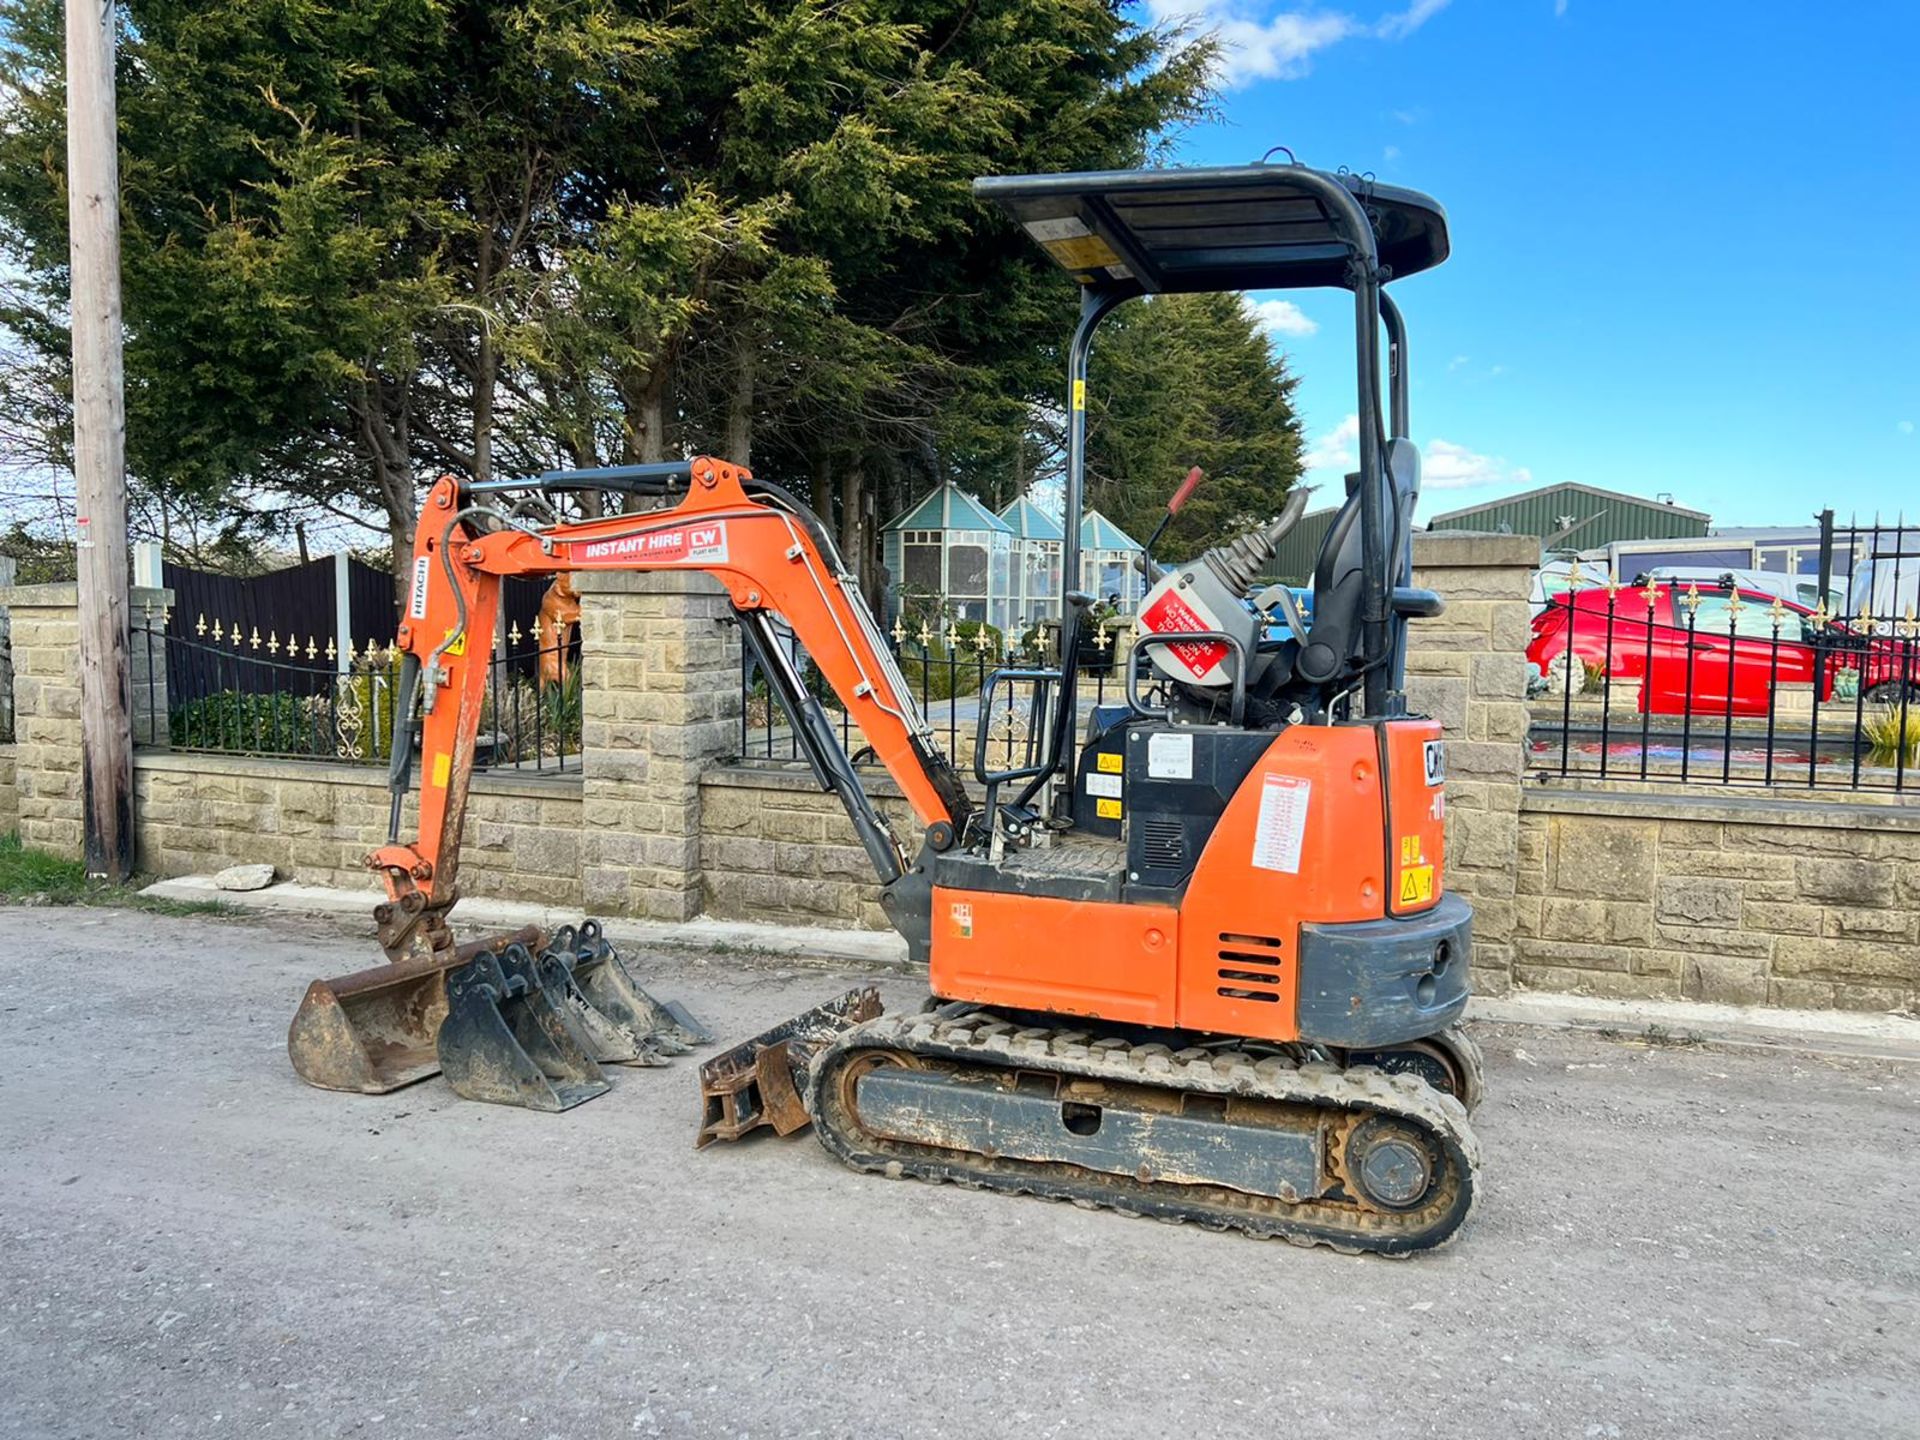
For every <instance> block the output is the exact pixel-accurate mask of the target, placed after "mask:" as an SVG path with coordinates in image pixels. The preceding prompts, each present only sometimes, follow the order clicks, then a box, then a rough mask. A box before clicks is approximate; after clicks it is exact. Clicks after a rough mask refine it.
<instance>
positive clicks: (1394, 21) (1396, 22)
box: [1374, 0, 1447, 40]
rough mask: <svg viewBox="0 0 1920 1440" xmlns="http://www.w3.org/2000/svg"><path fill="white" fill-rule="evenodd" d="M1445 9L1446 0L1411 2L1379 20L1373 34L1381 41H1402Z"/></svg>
mask: <svg viewBox="0 0 1920 1440" xmlns="http://www.w3.org/2000/svg"><path fill="white" fill-rule="evenodd" d="M1446 8H1447V0H1413V3H1412V4H1411V5H1409V6H1407V8H1406V9H1404V10H1399V11H1396V12H1395V13H1393V14H1392V15H1389V16H1387V17H1386V18H1385V19H1383V20H1381V22H1380V23H1379V24H1378V25H1376V26H1375V27H1374V34H1376V35H1378V36H1379V37H1380V38H1381V39H1382V40H1404V39H1405V38H1406V37H1407V36H1409V35H1411V34H1412V33H1413V32H1414V31H1416V30H1418V29H1419V28H1420V27H1421V26H1422V25H1424V24H1426V23H1427V21H1429V20H1431V19H1432V18H1433V17H1434V16H1436V15H1438V14H1439V13H1440V12H1441V11H1442V10H1444V9H1446Z"/></svg>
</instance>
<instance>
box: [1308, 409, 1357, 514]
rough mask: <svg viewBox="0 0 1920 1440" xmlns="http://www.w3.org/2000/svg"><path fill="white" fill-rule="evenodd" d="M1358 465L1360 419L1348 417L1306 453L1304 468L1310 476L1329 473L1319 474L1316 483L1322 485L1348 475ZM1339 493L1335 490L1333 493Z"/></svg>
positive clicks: (1353, 416) (1314, 443) (1355, 416)
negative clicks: (1317, 473) (1318, 472)
mask: <svg viewBox="0 0 1920 1440" xmlns="http://www.w3.org/2000/svg"><path fill="white" fill-rule="evenodd" d="M1359 465H1360V417H1359V416H1358V415H1349V416H1347V418H1346V419H1344V420H1342V421H1341V422H1340V423H1339V424H1338V425H1336V426H1334V427H1333V429H1331V430H1329V431H1327V432H1326V434H1324V435H1322V436H1321V437H1320V438H1319V439H1318V440H1316V441H1314V442H1313V445H1312V446H1311V447H1310V448H1309V449H1308V451H1307V460H1306V468H1307V473H1308V474H1309V475H1310V476H1311V475H1312V474H1313V472H1314V471H1323V472H1329V473H1325V474H1321V475H1320V476H1319V477H1318V481H1317V483H1321V484H1324V483H1326V481H1327V480H1328V478H1329V475H1330V476H1331V478H1333V479H1336V480H1337V479H1338V478H1339V477H1341V476H1343V475H1346V474H1348V473H1350V472H1351V471H1353V470H1356V469H1358V468H1359ZM1334 493H1335V494H1336V495H1337V494H1338V493H1339V492H1338V491H1337V490H1336V491H1335V492H1334Z"/></svg>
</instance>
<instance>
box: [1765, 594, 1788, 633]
mask: <svg viewBox="0 0 1920 1440" xmlns="http://www.w3.org/2000/svg"><path fill="white" fill-rule="evenodd" d="M1767 614H1768V615H1770V616H1771V617H1772V618H1773V628H1774V632H1775V633H1776V634H1777V633H1779V630H1780V624H1781V622H1782V621H1784V620H1785V619H1786V618H1787V602H1786V601H1784V600H1782V599H1781V598H1780V597H1779V596H1778V595H1776V596H1774V597H1773V604H1771V605H1769V606H1768V607H1767Z"/></svg>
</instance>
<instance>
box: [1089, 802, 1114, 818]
mask: <svg viewBox="0 0 1920 1440" xmlns="http://www.w3.org/2000/svg"><path fill="white" fill-rule="evenodd" d="M1093 813H1094V814H1096V815H1098V816H1099V817H1100V818H1101V819H1102V820H1118V819H1119V818H1120V802H1119V801H1118V800H1096V801H1094V802H1093Z"/></svg>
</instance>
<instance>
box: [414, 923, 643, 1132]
mask: <svg viewBox="0 0 1920 1440" xmlns="http://www.w3.org/2000/svg"><path fill="white" fill-rule="evenodd" d="M446 983H447V1013H446V1018H445V1020H444V1021H443V1022H442V1023H441V1026H440V1036H439V1042H438V1046H437V1048H438V1051H439V1056H440V1068H441V1070H442V1071H444V1072H445V1073H446V1077H447V1083H448V1084H449V1085H451V1086H452V1087H453V1092H454V1094H456V1095H459V1096H461V1097H463V1098H465V1099H468V1100H484V1101H487V1102H488V1103H490V1104H494V1105H518V1106H520V1107H521V1108H522V1109H526V1110H545V1111H549V1112H553V1111H560V1110H571V1109H572V1108H573V1107H574V1106H576V1105H581V1104H584V1103H585V1102H587V1101H588V1100H591V1099H593V1098H594V1097H595V1096H596V1095H604V1094H606V1093H607V1091H609V1090H611V1089H612V1088H613V1086H612V1085H611V1084H610V1083H609V1082H608V1080H607V1078H606V1076H605V1075H603V1074H602V1073H601V1071H600V1066H599V1064H598V1063H597V1062H596V1061H595V1060H594V1058H593V1053H592V1041H591V1039H590V1038H589V1037H588V1036H587V1035H586V1034H585V1033H584V1031H583V1030H582V1028H581V1026H580V1023H579V1020H578V1018H577V1017H576V1016H575V1014H574V1013H573V1010H572V1007H571V1006H570V1005H569V1004H568V1003H567V1001H566V998H565V996H564V995H556V994H555V993H554V992H553V991H551V990H548V989H546V988H544V987H543V986H542V985H541V983H540V976H539V972H538V969H537V966H536V963H535V961H534V957H533V954H532V952H530V951H529V950H528V949H527V948H526V946H524V945H518V944H516V945H509V946H508V947H507V948H506V949H505V950H503V951H502V952H501V953H500V954H498V955H494V954H492V953H491V952H488V953H485V954H481V955H477V956H475V957H474V958H473V960H472V961H470V962H469V963H468V964H467V965H465V966H464V967H462V968H461V969H459V970H455V971H453V972H452V973H451V974H449V975H448V976H447V982H446Z"/></svg>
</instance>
